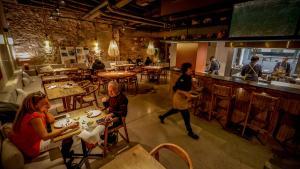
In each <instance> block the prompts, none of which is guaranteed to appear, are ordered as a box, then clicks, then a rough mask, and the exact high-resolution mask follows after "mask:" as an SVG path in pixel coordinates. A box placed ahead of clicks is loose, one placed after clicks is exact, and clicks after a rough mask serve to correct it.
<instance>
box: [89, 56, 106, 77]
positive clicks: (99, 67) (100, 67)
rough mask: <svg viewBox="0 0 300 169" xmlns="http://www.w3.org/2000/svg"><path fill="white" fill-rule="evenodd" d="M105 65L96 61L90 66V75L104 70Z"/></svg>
mask: <svg viewBox="0 0 300 169" xmlns="http://www.w3.org/2000/svg"><path fill="white" fill-rule="evenodd" d="M104 69H105V65H104V64H103V63H102V62H101V61H100V60H99V59H96V60H95V62H94V63H93V65H92V74H94V73H95V72H96V71H97V70H104Z"/></svg>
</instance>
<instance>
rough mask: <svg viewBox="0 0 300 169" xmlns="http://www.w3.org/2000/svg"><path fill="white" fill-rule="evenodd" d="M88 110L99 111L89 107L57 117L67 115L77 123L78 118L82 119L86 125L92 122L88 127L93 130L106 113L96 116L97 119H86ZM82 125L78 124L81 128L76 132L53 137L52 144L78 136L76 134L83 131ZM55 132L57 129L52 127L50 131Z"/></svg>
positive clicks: (94, 107)
mask: <svg viewBox="0 0 300 169" xmlns="http://www.w3.org/2000/svg"><path fill="white" fill-rule="evenodd" d="M88 110H99V108H97V107H96V106H89V107H85V108H82V109H78V110H74V111H70V112H68V113H65V114H62V115H59V116H64V115H66V114H69V115H70V118H71V119H74V120H75V121H78V118H82V119H84V121H85V122H86V123H88V122H92V123H93V124H92V125H91V126H89V127H90V128H94V127H96V126H97V124H96V121H97V120H99V119H101V118H104V117H105V115H106V112H104V113H102V114H100V115H99V116H97V117H94V118H88V117H86V114H87V111H88ZM59 116H58V117H59ZM82 125H83V124H82V123H80V126H81V127H80V129H77V130H74V131H71V132H67V133H65V134H63V135H60V136H58V137H55V138H54V139H53V141H54V142H57V141H61V140H63V139H66V138H70V137H72V136H75V135H78V134H79V133H80V132H81V131H82V130H83V129H82ZM55 130H57V129H56V128H54V127H53V126H52V131H55Z"/></svg>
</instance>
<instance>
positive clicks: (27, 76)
mask: <svg viewBox="0 0 300 169" xmlns="http://www.w3.org/2000/svg"><path fill="white" fill-rule="evenodd" d="M22 75H23V78H24V77H25V78H28V79H29V80H30V81H31V82H32V81H33V79H32V77H31V76H29V75H28V74H27V73H26V72H22Z"/></svg>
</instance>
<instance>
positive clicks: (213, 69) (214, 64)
mask: <svg viewBox="0 0 300 169" xmlns="http://www.w3.org/2000/svg"><path fill="white" fill-rule="evenodd" d="M209 60H210V66H209V69H208V73H209V74H214V75H218V74H219V70H220V63H219V62H218V61H217V59H216V58H215V56H211V57H210V59H209Z"/></svg>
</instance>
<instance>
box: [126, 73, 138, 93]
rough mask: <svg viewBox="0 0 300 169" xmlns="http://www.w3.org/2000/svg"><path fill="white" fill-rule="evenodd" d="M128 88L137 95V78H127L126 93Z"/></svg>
mask: <svg viewBox="0 0 300 169" xmlns="http://www.w3.org/2000/svg"><path fill="white" fill-rule="evenodd" d="M130 88H133V89H135V94H137V92H138V88H139V85H138V79H137V76H132V77H129V78H127V83H126V89H127V91H128V90H129V89H130Z"/></svg>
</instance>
